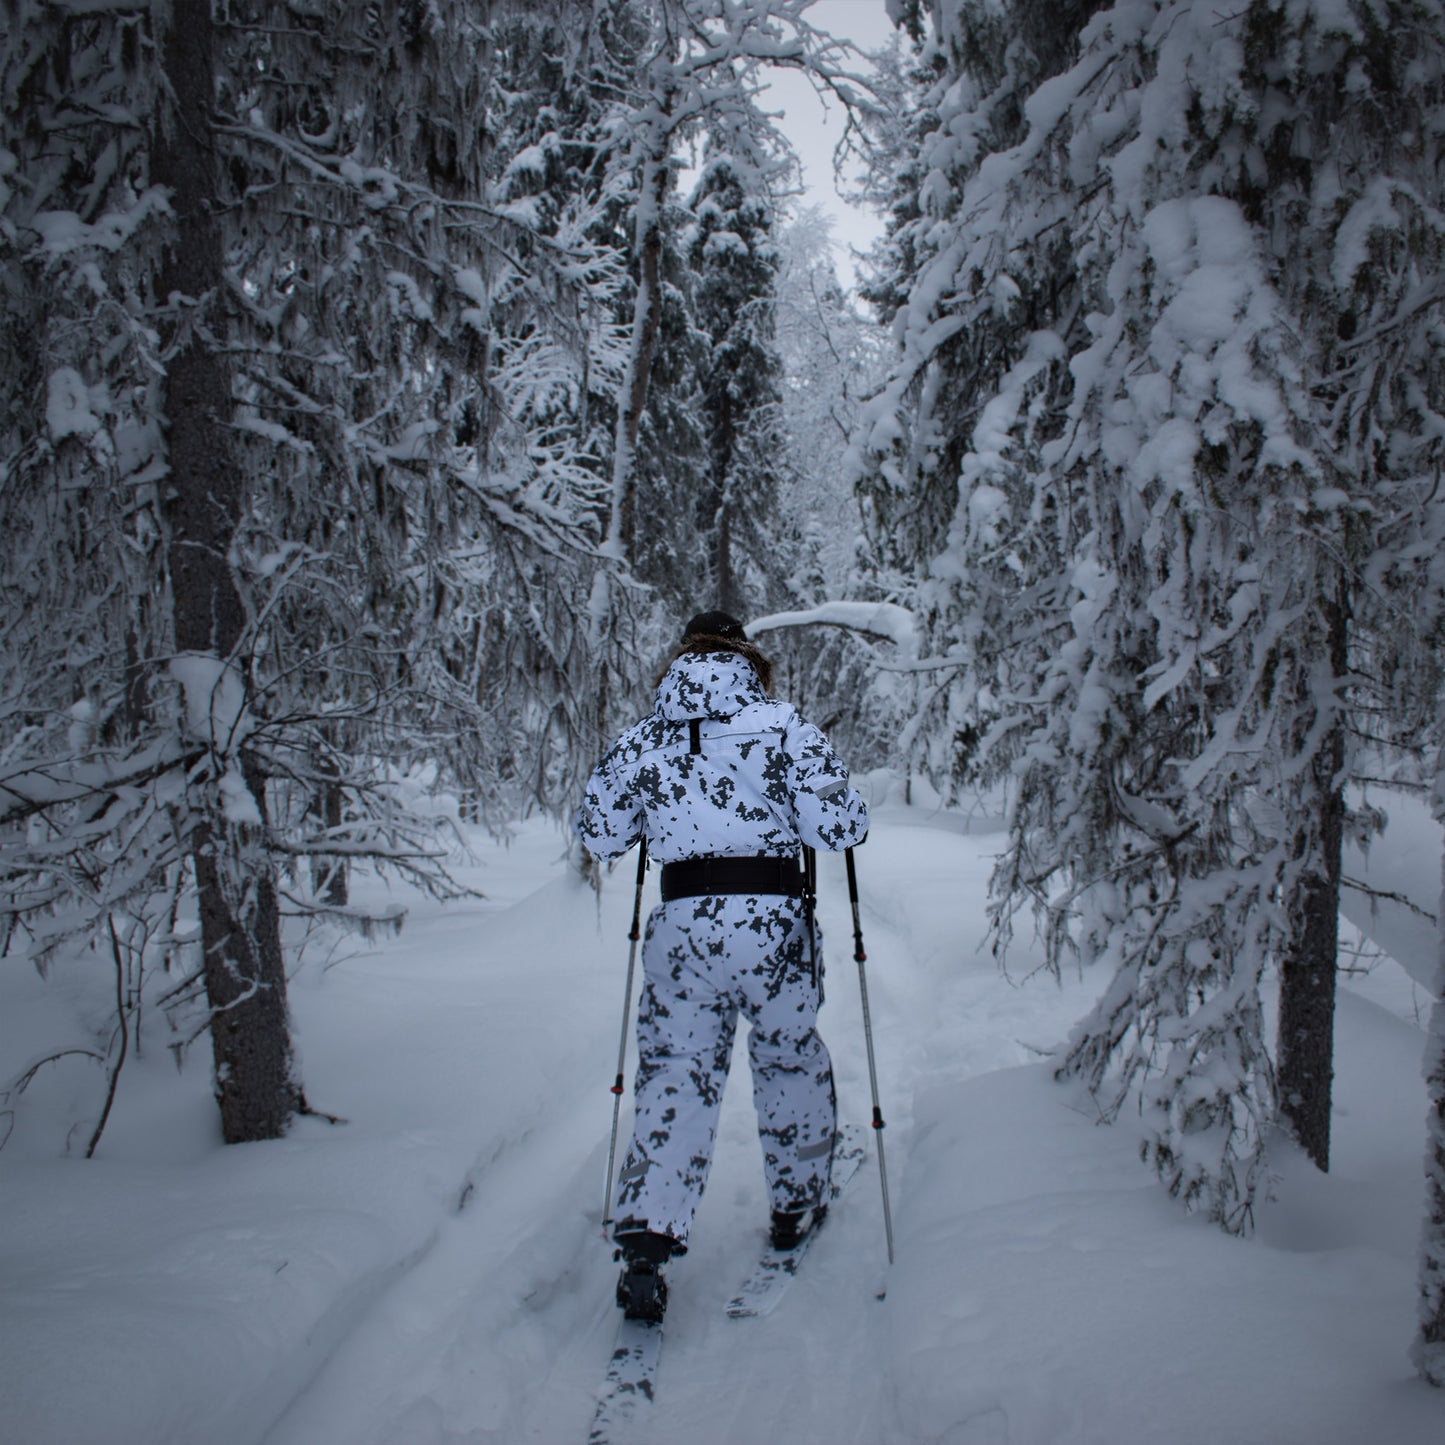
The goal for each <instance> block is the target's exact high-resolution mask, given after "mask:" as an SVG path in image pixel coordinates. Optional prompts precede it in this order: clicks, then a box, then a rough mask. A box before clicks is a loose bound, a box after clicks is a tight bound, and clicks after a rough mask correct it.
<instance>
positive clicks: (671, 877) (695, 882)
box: [662, 854, 803, 903]
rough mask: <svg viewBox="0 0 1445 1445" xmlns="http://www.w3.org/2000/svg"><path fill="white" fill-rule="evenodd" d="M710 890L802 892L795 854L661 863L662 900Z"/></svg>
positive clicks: (796, 894)
mask: <svg viewBox="0 0 1445 1445" xmlns="http://www.w3.org/2000/svg"><path fill="white" fill-rule="evenodd" d="M714 893H781V894H784V895H785V896H786V897H788V898H801V897H802V896H803V874H802V870H801V869H800V868H799V867H798V861H797V859H796V858H774V857H770V856H769V855H767V854H758V855H756V856H754V857H750V858H684V859H682V860H681V862H678V863H664V864H663V865H662V901H663V902H664V903H669V902H671V901H672V899H674V898H698V897H702V896H704V895H707V894H714Z"/></svg>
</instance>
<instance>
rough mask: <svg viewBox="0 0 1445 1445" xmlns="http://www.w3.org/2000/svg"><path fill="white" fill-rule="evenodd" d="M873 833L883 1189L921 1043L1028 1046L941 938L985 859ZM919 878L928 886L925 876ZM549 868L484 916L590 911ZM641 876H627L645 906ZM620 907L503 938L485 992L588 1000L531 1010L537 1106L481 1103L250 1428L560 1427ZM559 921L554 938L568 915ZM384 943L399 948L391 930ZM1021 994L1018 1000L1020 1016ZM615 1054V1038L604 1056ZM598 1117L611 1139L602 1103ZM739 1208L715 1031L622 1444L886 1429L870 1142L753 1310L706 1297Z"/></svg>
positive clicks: (978, 975) (579, 1295) (841, 1078)
mask: <svg viewBox="0 0 1445 1445" xmlns="http://www.w3.org/2000/svg"><path fill="white" fill-rule="evenodd" d="M925 817H926V815H925ZM950 821H952V822H953V823H954V824H955V826H956V825H957V820H950ZM875 831H876V838H875V841H873V842H871V843H870V844H869V845H868V846H867V847H866V848H864V849H862V850H860V851H859V855H858V858H859V874H860V881H861V891H862V896H863V918H864V937H865V944H866V947H867V951H868V955H869V958H868V964H867V969H868V983H869V992H870V1002H871V1004H872V1015H873V1021H874V1028H875V1043H876V1049H877V1054H878V1061H879V1075H880V1092H881V1097H882V1103H883V1110H884V1115H885V1118H886V1119H887V1121H888V1128H887V1130H886V1146H887V1149H888V1156H889V1167H890V1173H891V1175H892V1176H893V1177H892V1184H893V1188H894V1190H895V1191H896V1190H897V1188H898V1185H899V1183H900V1181H901V1179H902V1178H903V1175H904V1173H905V1172H906V1170H907V1168H908V1160H909V1147H910V1141H911V1133H912V1128H911V1119H912V1100H913V1094H914V1092H915V1090H916V1088H917V1086H918V1083H919V1080H920V1078H922V1077H924V1076H929V1075H933V1074H936V1073H937V1072H938V1069H939V1067H940V1063H941V1061H942V1060H944V1059H945V1058H946V1059H947V1060H948V1061H949V1064H950V1067H951V1068H952V1069H953V1070H954V1071H955V1072H958V1073H961V1074H966V1073H970V1072H981V1071H985V1070H988V1069H992V1068H997V1067H1000V1066H1001V1065H1006V1064H1016V1063H1020V1062H1023V1061H1025V1060H1026V1059H1027V1057H1028V1051H1027V1049H1026V1048H1025V1047H1024V1045H1023V1044H1021V1043H1020V1042H1019V1041H1018V1040H1016V1039H1015V1038H1014V1037H1013V1035H1012V1033H1011V1032H1010V1026H1011V1024H1012V1023H1013V1022H1015V1021H1014V1020H1012V1019H1011V1018H1010V1017H1009V1015H1010V1007H1009V1005H1010V1003H1011V1001H1012V1000H1011V992H1010V990H1008V989H1007V988H1005V989H1003V990H1002V991H1000V989H999V987H998V980H997V977H996V969H995V965H994V963H993V961H992V960H991V959H990V958H987V957H986V956H983V955H976V954H975V953H974V950H973V942H974V940H973V939H971V938H968V937H967V936H966V935H964V934H962V933H961V932H960V930H959V915H958V911H957V897H958V893H957V890H958V889H959V888H961V887H971V886H974V885H977V884H980V883H981V879H982V876H983V873H984V871H986V867H987V859H986V856H981V855H980V850H979V849H978V847H977V844H976V842H974V841H973V840H971V839H968V838H967V836H966V833H965V832H963V831H961V830H960V831H950V830H949V829H947V828H945V829H943V830H940V831H936V832H933V833H932V834H931V836H930V838H929V852H930V854H931V864H930V868H929V870H927V871H928V872H934V873H935V876H934V877H929V876H927V873H924V874H922V875H921V874H920V870H919V859H918V854H917V849H916V846H914V845H915V844H916V836H917V835H916V834H914V833H910V830H908V829H897V830H890V829H889V828H888V827H887V826H886V825H885V826H883V827H880V828H879V829H877V830H875ZM935 870H936V872H935ZM970 874H972V875H973V876H970ZM844 878H845V875H844V869H843V862H842V859H841V857H839V858H828V857H825V858H823V859H822V860H820V900H819V916H820V919H821V922H822V927H823V929H824V933H825V949H826V956H827V960H828V963H827V970H828V971H827V1004H826V1006H825V1010H824V1014H823V1024H824V1032H825V1037H826V1038H827V1040H828V1043H829V1047H830V1049H831V1050H832V1053H833V1056H834V1063H835V1072H836V1074H837V1084H838V1093H839V1107H840V1114H841V1116H842V1117H844V1118H848V1119H854V1120H857V1121H859V1122H866V1120H867V1119H868V1117H869V1109H870V1094H869V1087H868V1076H867V1061H866V1050H865V1046H864V1040H863V1034H862V1020H861V1011H860V1008H859V990H858V977H857V965H856V963H855V962H854V961H853V958H852V936H851V935H852V925H851V916H850V913H849V908H848V902H847V894H846V886H845V881H844ZM944 878H947V879H948V880H950V882H951V885H952V886H951V887H949V888H947V889H943V888H940V887H939V886H938V884H939V883H941V882H942V881H943V879H944ZM563 886H564V885H559V884H550V885H547V887H546V888H544V890H542V892H541V893H539V894H536V895H531V896H526V897H523V898H521V899H520V900H519V901H518V902H517V903H516V904H515V906H514V908H513V909H512V910H511V911H510V913H509V914H507V915H504V916H503V922H504V923H505V919H506V918H507V917H510V918H511V919H512V920H513V922H514V924H515V925H516V927H517V928H518V930H519V932H520V933H521V934H526V933H527V932H528V931H529V930H530V931H533V932H534V931H535V926H536V925H535V920H536V919H537V917H538V915H539V914H542V913H544V912H545V913H547V914H549V915H550V916H551V917H552V919H553V921H554V923H556V922H558V921H559V920H560V918H561V917H562V915H563V914H565V912H566V911H567V910H568V909H570V910H571V912H572V913H573V914H577V913H579V912H581V911H583V910H584V909H585V908H586V907H590V906H591V905H590V903H585V902H584V901H582V900H579V899H577V898H576V897H571V898H567V897H566V896H565V895H563V894H561V893H559V892H558V890H559V889H561V888H562V887H563ZM655 886H656V885H655V881H653V882H650V884H649V892H648V894H647V901H648V903H649V905H650V902H651V900H652V897H653V892H652V890H655ZM915 894H916V895H918V896H916V897H915V896H914V895H915ZM630 902H631V871H630V868H627V867H622V868H619V869H618V870H617V871H616V872H615V873H614V874H613V875H612V876H611V877H610V878H609V879H608V881H607V884H606V886H605V889H604V897H603V902H602V908H601V916H600V919H598V920H597V921H596V924H595V927H594V929H593V937H591V938H590V939H588V940H586V942H585V943H583V944H582V945H581V946H580V947H577V948H575V950H571V951H569V950H568V949H567V948H566V947H565V946H564V947H562V948H557V947H554V948H552V949H549V950H548V953H547V955H546V956H545V957H541V956H537V955H536V954H535V953H534V952H531V951H530V950H528V953H529V965H528V966H529V967H530V970H531V972H530V974H529V975H524V976H522V977H520V978H509V977H508V976H507V974H506V973H505V972H504V973H503V975H502V981H503V987H504V990H505V991H507V992H510V991H511V990H512V989H513V988H516V989H519V990H522V991H524V992H525V990H526V989H527V988H528V987H530V988H531V989H533V990H535V992H536V995H537V998H538V1002H539V1003H540V1002H541V1000H542V999H544V998H546V997H547V996H548V995H549V994H550V991H551V990H552V989H556V990H557V991H558V992H559V993H563V994H568V995H571V996H572V997H573V998H574V999H575V998H578V997H585V998H587V999H588V1000H590V1003H591V1006H590V1007H588V1008H574V1009H573V1010H571V1011H569V1012H568V1013H566V1014H565V1016H563V1017H561V1018H558V1017H556V1016H555V1015H554V1016H552V1017H551V1018H550V1019H549V1025H550V1026H549V1028H548V1030H547V1033H546V1037H545V1043H544V1042H543V1040H542V1039H541V1038H535V1039H534V1046H537V1047H545V1049H546V1050H548V1051H549V1052H551V1053H552V1054H553V1055H554V1059H553V1062H554V1065H555V1067H554V1070H553V1071H552V1072H551V1076H550V1078H549V1082H548V1090H549V1092H548V1100H549V1102H548V1103H547V1105H546V1106H545V1107H543V1106H542V1105H540V1104H537V1103H536V1102H535V1101H533V1102H532V1104H531V1106H530V1107H528V1106H526V1105H524V1103H523V1101H522V1100H520V1099H519V1100H515V1101H509V1103H508V1104H504V1105H503V1108H502V1113H503V1114H504V1115H506V1114H508V1113H511V1112H512V1111H513V1109H515V1112H516V1114H517V1115H518V1116H519V1117H522V1116H526V1115H528V1114H529V1115H530V1122H529V1123H528V1124H526V1126H525V1127H513V1126H511V1125H506V1126H504V1127H502V1128H501V1129H500V1130H499V1132H498V1134H497V1136H496V1137H495V1139H494V1140H493V1141H491V1146H490V1147H491V1148H492V1150H493V1151H494V1152H493V1156H492V1157H491V1158H490V1159H489V1161H488V1162H487V1164H486V1165H485V1167H484V1168H479V1169H477V1170H475V1171H473V1172H474V1177H475V1180H476V1189H475V1193H474V1195H473V1197H472V1198H470V1199H469V1201H468V1203H467V1205H466V1207H465V1209H463V1210H462V1211H461V1212H460V1213H458V1214H457V1215H456V1216H455V1217H453V1218H450V1219H448V1220H447V1221H446V1222H445V1223H444V1224H443V1225H442V1226H441V1229H440V1231H439V1233H438V1236H437V1238H436V1240H435V1241H434V1242H433V1244H432V1245H431V1247H430V1248H429V1249H428V1250H427V1251H426V1253H425V1254H424V1255H423V1256H422V1257H421V1258H420V1259H419V1260H418V1261H417V1262H416V1263H415V1264H414V1265H413V1267H412V1268H411V1269H410V1270H409V1271H408V1272H407V1273H406V1274H405V1276H404V1277H403V1278H401V1279H400V1280H399V1281H397V1282H396V1283H395V1284H393V1285H392V1286H391V1287H390V1288H389V1289H388V1290H387V1291H386V1292H385V1293H384V1294H383V1296H382V1297H381V1298H380V1299H378V1300H377V1301H376V1302H375V1303H374V1304H373V1305H372V1306H371V1308H370V1309H369V1310H368V1311H367V1313H366V1315H365V1317H364V1318H363V1319H361V1320H360V1321H359V1322H358V1323H357V1324H356V1326H355V1327H354V1329H353V1330H352V1331H351V1333H350V1335H349V1337H348V1338H347V1339H346V1340H344V1341H343V1342H341V1344H340V1345H339V1346H338V1347H337V1348H336V1350H335V1351H334V1352H333V1354H332V1357H331V1358H330V1359H329V1360H328V1361H327V1362H326V1363H325V1365H324V1367H323V1368H322V1369H321V1370H320V1371H319V1372H318V1373H317V1375H316V1377H315V1379H314V1380H313V1381H312V1382H311V1384H310V1385H309V1387H308V1388H307V1389H306V1390H305V1391H304V1392H303V1393H302V1394H301V1396H300V1397H299V1398H298V1399H297V1400H296V1402H295V1403H294V1404H293V1406H292V1407H291V1409H290V1410H289V1411H288V1412H287V1414H286V1416H285V1417H284V1418H283V1420H282V1421H281V1422H280V1424H279V1425H278V1426H277V1427H276V1429H275V1430H273V1431H272V1433H271V1434H270V1436H268V1445H314V1442H316V1441H318V1440H329V1439H346V1440H348V1441H354V1442H357V1445H366V1442H376V1445H386V1442H397V1441H405V1442H408V1445H454V1442H455V1445H460V1442H463V1441H466V1442H469V1445H483V1442H486V1445H492V1442H497V1445H501V1442H513V1441H522V1440H535V1441H542V1442H552V1441H559V1442H560V1441H565V1440H568V1439H580V1438H583V1437H584V1436H585V1430H586V1425H587V1421H588V1419H589V1417H590V1412H591V1403H592V1399H593V1396H594V1394H595V1391H596V1389H597V1386H598V1384H599V1382H600V1379H601V1375H602V1372H603V1369H604V1368H605V1364H606V1360H607V1356H608V1353H609V1351H610V1348H611V1340H612V1332H613V1329H614V1325H615V1318H616V1314H615V1309H614V1307H613V1306H612V1304H611V1300H610V1295H611V1288H612V1283H613V1277H614V1275H615V1268H616V1267H615V1265H614V1264H613V1263H612V1260H611V1255H610V1251H609V1250H608V1248H607V1247H606V1246H605V1245H604V1244H603V1243H602V1242H601V1239H600V1232H599V1229H598V1211H599V1206H600V1194H601V1182H602V1178H603V1175H604V1173H605V1148H606V1141H605V1130H606V1127H607V1123H608V1117H609V1113H610V1099H609V1096H607V1094H606V1091H605V1085H606V1081H607V1079H608V1074H609V1072H610V1066H609V1065H608V1064H607V1062H606V1058H605V1055H606V1050H607V1048H608V1042H607V1035H608V1033H609V1032H612V1031H613V1030H615V1028H616V1025H617V1021H618V1019H619V1018H620V1004H621V997H620V994H621V989H620V984H621V981H622V979H623V977H624V969H625V954H626V944H625V933H626V926H627V915H628V912H629V909H630ZM457 912H458V910H457V906H456V905H454V906H453V908H452V909H451V910H449V911H448V913H447V914H445V915H442V916H441V917H440V918H438V919H437V920H436V921H435V926H436V927H438V928H443V929H447V930H451V929H455V928H456V927H457V926H458V917H457ZM980 931H981V930H980ZM567 937H568V938H569V939H571V940H573V941H575V932H573V933H569V934H567ZM410 946H411V948H412V949H416V948H418V947H423V946H425V941H424V940H423V939H419V938H416V937H414V938H413V939H412V940H411V945H410ZM494 981H495V980H494ZM604 981H605V985H606V987H602V986H601V985H602V984H603V982H604ZM1037 1003H1038V1001H1037V1000H1036V999H1035V1000H1032V1001H1031V1005H1030V1007H1029V1008H1028V1010H1027V1018H1028V1022H1029V1026H1030V1027H1035V1028H1036V1027H1037V1026H1038V1023H1039V1020H1038V1016H1037V1015H1038V1007H1037ZM599 1004H600V1005H601V1012H600V1013H599V1012H598V1009H597V1006H598V1005H599ZM1072 1011H1073V1007H1072V1006H1070V1007H1068V1008H1065V1009H1064V1014H1066V1015H1070V1016H1071V1014H1072ZM1018 1022H1020V1023H1022V1022H1023V1020H1022V1019H1020V1020H1018ZM533 1023H534V1026H535V1023H536V1020H535V1019H534V1020H533ZM534 1031H535V1029H534ZM960 1031H961V1032H962V1036H960ZM614 1037H615V1035H614ZM1050 1041H1051V1040H1048V1039H1045V1040H1043V1042H1045V1043H1047V1042H1050ZM961 1045H962V1047H961ZM632 1063H633V1060H632V1057H631V1054H630V1053H629V1063H628V1068H629V1072H630V1069H631V1067H632ZM622 1127H623V1131H624V1135H625V1131H626V1127H627V1109H626V1108H625V1107H624V1110H623V1123H622ZM599 1136H602V1137H599ZM765 1216H766V1201H765V1196H764V1192H763V1185H762V1177H761V1169H760V1166H759V1161H758V1145H757V1139H756V1132H755V1125H754V1120H753V1115H752V1109H751V1098H750V1090H749V1086H748V1081H747V1063H746V1055H745V1051H744V1041H743V1039H741V1038H740V1039H739V1042H738V1046H737V1051H736V1053H735V1058H734V1079H733V1082H732V1085H731V1087H730V1088H729V1089H728V1091H727V1094H726V1098H725V1103H724V1108H723V1114H722V1119H721V1124H720V1130H719V1140H718V1147H717V1151H716V1157H715V1165H714V1170H713V1174H712V1178H711V1180H710V1183H709V1188H708V1193H707V1196H706V1198H705V1199H704V1201H703V1205H702V1208H701V1210H700V1212H699V1216H698V1221H697V1229H696V1233H695V1236H694V1246H693V1249H692V1250H691V1252H690V1253H689V1254H688V1256H687V1257H686V1258H685V1259H683V1260H679V1261H677V1262H675V1263H674V1265H673V1266H672V1270H671V1280H672V1290H673V1303H672V1307H671V1309H670V1311H669V1321H668V1337H667V1345H666V1355H665V1360H664V1365H663V1388H662V1389H661V1391H660V1395H659V1399H658V1402H657V1405H656V1407H655V1409H654V1411H653V1412H652V1417H651V1419H650V1421H649V1422H647V1428H646V1429H644V1430H643V1431H641V1432H640V1433H639V1436H638V1438H639V1441H642V1440H650V1439H655V1440H658V1441H664V1440H690V1441H694V1440H695V1441H704V1442H706V1441H719V1442H720V1441H730V1440H738V1441H744V1440H767V1439H774V1438H779V1439H781V1438H794V1439H800V1440H818V1441H823V1440H827V1441H836V1442H839V1445H848V1442H857V1445H877V1442H879V1441H882V1440H884V1439H886V1438H889V1437H890V1434H891V1427H890V1424H889V1418H890V1416H891V1415H892V1414H893V1413H894V1410H893V1405H892V1402H891V1401H890V1399H889V1385H888V1382H887V1380H886V1379H885V1378H884V1376H883V1373H882V1371H881V1369H880V1368H879V1367H877V1366H875V1367H874V1368H872V1369H870V1368H869V1367H868V1365H867V1362H869V1361H881V1360H882V1359H883V1358H884V1356H885V1354H886V1336H887V1331H888V1312H887V1311H888V1306H887V1303H886V1301H880V1300H879V1299H878V1298H877V1296H878V1295H879V1293H880V1292H882V1291H883V1290H884V1288H885V1287H886V1284H887V1275H886V1252H885V1239H884V1231H883V1223H882V1206H881V1194H880V1190H879V1184H878V1176H877V1162H876V1150H875V1151H871V1157H870V1161H869V1163H868V1165H867V1166H865V1169H864V1171H863V1173H862V1174H861V1175H860V1177H859V1178H858V1179H857V1180H856V1181H855V1182H854V1184H853V1186H852V1188H851V1189H850V1192H849V1194H848V1196H847V1199H846V1200H845V1202H844V1203H843V1204H842V1205H841V1206H840V1207H839V1209H838V1210H837V1211H835V1215H834V1218H833V1219H832V1220H831V1221H830V1224H829V1228H828V1231H827V1234H826V1235H825V1236H824V1237H823V1238H821V1239H820V1241H819V1243H818V1245H817V1247H816V1248H815V1250H814V1251H813V1253H812V1255H811V1256H810V1258H809V1261H808V1265H807V1268H806V1270H805V1271H804V1273H803V1274H802V1275H801V1276H800V1278H799V1279H798V1280H797V1281H796V1282H795V1284H794V1286H793V1288H792V1290H791V1291H790V1292H789V1295H788V1297H787V1299H786V1300H785V1302H784V1304H783V1306H782V1308H781V1309H780V1310H779V1311H778V1313H777V1314H776V1315H775V1316H773V1317H771V1318H769V1319H766V1320H753V1321H731V1320H728V1319H727V1318H725V1316H724V1315H723V1310H722V1307H723V1304H724V1303H725V1301H726V1299H727V1298H728V1297H729V1295H730V1294H731V1293H732V1291H733V1289H734V1288H735V1286H736V1285H737V1283H738V1282H739V1281H740V1280H741V1279H742V1277H743V1275H744V1274H745V1272H746V1271H747V1269H748V1268H749V1266H750V1264H751V1262H752V1260H753V1259H754V1258H755V1257H756V1253H757V1250H758V1248H759V1246H760V1244H761V1240H762V1223H763V1220H764V1218H765ZM742 1381H745V1382H746V1387H745V1388H739V1382H742Z"/></svg>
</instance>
